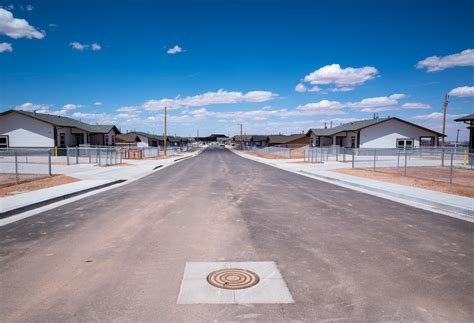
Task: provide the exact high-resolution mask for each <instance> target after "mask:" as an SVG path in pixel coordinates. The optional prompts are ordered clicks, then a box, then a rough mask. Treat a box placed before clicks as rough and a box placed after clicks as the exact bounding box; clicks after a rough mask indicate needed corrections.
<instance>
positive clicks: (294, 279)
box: [0, 147, 474, 321]
mask: <svg viewBox="0 0 474 323" xmlns="http://www.w3.org/2000/svg"><path fill="white" fill-rule="evenodd" d="M473 228H474V227H473V224H472V223H469V222H466V221H462V220H458V219H455V218H449V217H443V216H439V215H436V214H434V213H431V212H428V211H424V210H421V209H416V208H413V207H410V206H407V205H402V204H399V203H395V202H392V201H389V200H385V199H381V198H378V197H375V196H370V195H367V194H363V193H361V192H357V191H353V190H350V189H346V188H343V187H338V186H334V185H332V184H329V183H325V182H321V181H318V180H315V179H312V178H308V177H304V176H300V175H297V174H293V173H289V172H286V171H283V170H279V169H276V168H274V167H270V166H267V165H263V164H260V163H257V162H254V161H251V160H248V159H245V158H242V157H239V156H237V155H236V154H234V153H232V152H230V151H228V150H227V149H224V148H219V147H216V148H208V149H206V150H205V151H204V152H203V153H201V154H199V155H198V156H196V157H194V158H189V159H186V160H182V161H180V162H179V163H177V164H176V165H173V166H171V167H167V168H164V169H162V170H160V171H159V172H156V173H153V174H151V175H149V176H147V177H144V178H141V179H139V180H137V181H134V182H132V183H130V184H127V185H124V186H121V187H118V188H115V189H111V190H108V191H105V192H101V193H99V194H96V195H93V196H89V197H87V198H84V199H81V200H78V201H75V202H72V203H70V204H66V205H62V206H60V207H58V208H55V209H52V210H48V211H46V212H43V213H41V214H37V215H35V216H34V217H31V218H26V219H23V220H21V221H17V222H15V223H11V224H9V225H6V226H4V227H0V248H1V249H0V281H1V290H2V292H1V293H0V304H1V305H0V320H1V321H13V320H18V321H27V320H35V321H47V320H54V321H60V320H75V319H76V320H79V319H80V320H84V321H85V320H92V321H103V320H111V319H112V320H113V319H128V320H133V321H157V320H159V321H190V320H193V321H209V320H241V319H245V318H251V319H254V320H267V321H268V320H269V321H275V320H303V319H341V318H344V319H347V320H429V321H433V320H448V319H449V320H452V321H468V320H470V319H472V301H471V300H470V297H466V295H469V293H470V292H469V291H472V289H473V283H472V282H473V281H474V279H473V278H474V274H473V273H472V259H473V258H472V256H473V254H472V233H473ZM252 261H272V262H275V263H276V264H277V265H278V269H279V271H280V272H281V275H282V276H283V277H284V280H285V282H286V285H287V287H288V290H289V291H290V292H291V295H292V297H293V299H294V303H292V304H252V305H251V306H249V305H239V304H192V305H189V304H177V301H176V300H177V297H178V294H179V292H180V288H181V282H182V279H183V274H184V268H185V265H186V263H189V262H229V263H231V262H252ZM471 293H472V292H471Z"/></svg>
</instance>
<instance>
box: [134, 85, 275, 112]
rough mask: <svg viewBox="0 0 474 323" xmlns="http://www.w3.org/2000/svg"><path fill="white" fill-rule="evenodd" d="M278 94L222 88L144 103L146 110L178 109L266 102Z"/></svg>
mask: <svg viewBox="0 0 474 323" xmlns="http://www.w3.org/2000/svg"><path fill="white" fill-rule="evenodd" d="M277 95H278V94H276V93H272V92H268V91H250V92H247V93H242V92H227V91H225V90H223V89H220V90H219V91H217V92H207V93H203V94H199V95H195V96H188V97H185V98H179V97H177V98H175V99H161V100H148V101H146V102H145V103H144V104H143V108H144V109H145V110H162V109H164V107H165V106H166V107H168V108H169V109H178V108H182V107H186V106H189V107H202V106H206V105H212V104H231V103H244V102H265V101H268V100H271V99H272V98H274V97H275V96H277Z"/></svg>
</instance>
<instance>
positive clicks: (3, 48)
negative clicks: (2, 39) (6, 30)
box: [0, 43, 13, 53]
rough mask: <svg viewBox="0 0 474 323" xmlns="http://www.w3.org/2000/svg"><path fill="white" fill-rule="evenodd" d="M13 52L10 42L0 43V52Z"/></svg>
mask: <svg viewBox="0 0 474 323" xmlns="http://www.w3.org/2000/svg"><path fill="white" fill-rule="evenodd" d="M6 52H10V53H11V52H13V47H12V44H10V43H0V53H6Z"/></svg>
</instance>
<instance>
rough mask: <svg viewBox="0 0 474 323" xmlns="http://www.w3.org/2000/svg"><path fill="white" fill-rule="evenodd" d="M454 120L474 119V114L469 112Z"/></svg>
mask: <svg viewBox="0 0 474 323" xmlns="http://www.w3.org/2000/svg"><path fill="white" fill-rule="evenodd" d="M454 121H474V114H468V115H467V116H464V117H461V118H457V119H454Z"/></svg>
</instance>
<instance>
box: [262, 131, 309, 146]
mask: <svg viewBox="0 0 474 323" xmlns="http://www.w3.org/2000/svg"><path fill="white" fill-rule="evenodd" d="M267 145H268V146H269V147H271V146H280V147H292V146H305V145H309V136H307V135H305V134H299V135H298V134H297V135H288V136H286V135H270V136H268V139H267Z"/></svg>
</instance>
